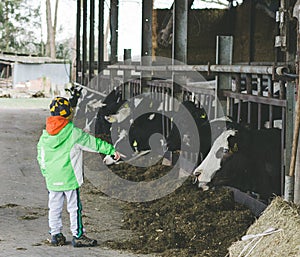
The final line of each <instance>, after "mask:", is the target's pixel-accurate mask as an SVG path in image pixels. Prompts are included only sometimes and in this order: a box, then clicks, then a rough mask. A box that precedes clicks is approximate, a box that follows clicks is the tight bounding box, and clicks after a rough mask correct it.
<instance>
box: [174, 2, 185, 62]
mask: <svg viewBox="0 0 300 257" xmlns="http://www.w3.org/2000/svg"><path fill="white" fill-rule="evenodd" d="M174 4H175V5H174V6H175V11H173V15H174V16H173V19H174V26H173V59H175V60H178V61H180V62H183V63H184V64H186V63H187V30H188V0H175V1H174Z"/></svg>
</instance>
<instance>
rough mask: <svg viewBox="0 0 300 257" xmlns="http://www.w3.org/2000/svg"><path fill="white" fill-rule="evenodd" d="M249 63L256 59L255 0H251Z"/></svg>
mask: <svg viewBox="0 0 300 257" xmlns="http://www.w3.org/2000/svg"><path fill="white" fill-rule="evenodd" d="M249 4H250V12H249V37H248V40H249V50H248V51H249V59H248V61H249V64H250V63H251V62H252V61H253V60H254V22H255V6H254V3H253V1H249Z"/></svg>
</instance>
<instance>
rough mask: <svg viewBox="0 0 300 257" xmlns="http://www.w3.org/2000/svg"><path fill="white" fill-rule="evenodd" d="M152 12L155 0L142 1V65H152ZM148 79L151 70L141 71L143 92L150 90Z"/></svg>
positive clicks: (149, 78)
mask: <svg viewBox="0 0 300 257" xmlns="http://www.w3.org/2000/svg"><path fill="white" fill-rule="evenodd" d="M152 12H153V0H143V3H142V54H141V55H142V58H141V65H143V66H151V65H152ZM148 80H151V72H146V71H142V72H141V90H142V93H143V92H146V91H149V89H148V87H146V83H147V81H148Z"/></svg>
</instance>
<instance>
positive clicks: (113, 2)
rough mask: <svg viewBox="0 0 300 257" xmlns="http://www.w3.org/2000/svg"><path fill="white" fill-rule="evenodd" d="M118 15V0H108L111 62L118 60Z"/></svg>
mask: <svg viewBox="0 0 300 257" xmlns="http://www.w3.org/2000/svg"><path fill="white" fill-rule="evenodd" d="M118 15H119V0H110V32H111V40H110V47H111V56H110V61H111V63H112V64H114V63H117V62H118Z"/></svg>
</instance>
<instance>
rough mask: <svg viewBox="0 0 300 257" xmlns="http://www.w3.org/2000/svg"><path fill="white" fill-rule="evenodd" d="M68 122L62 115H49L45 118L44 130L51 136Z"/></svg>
mask: <svg viewBox="0 0 300 257" xmlns="http://www.w3.org/2000/svg"><path fill="white" fill-rule="evenodd" d="M68 123H69V120H68V119H66V118H64V117H62V116H50V117H48V118H47V120H46V130H47V132H48V133H49V134H50V135H52V136H53V135H56V134H58V133H59V132H60V131H61V130H62V129H63V128H64V127H65V126H66V125H67V124H68Z"/></svg>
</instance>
